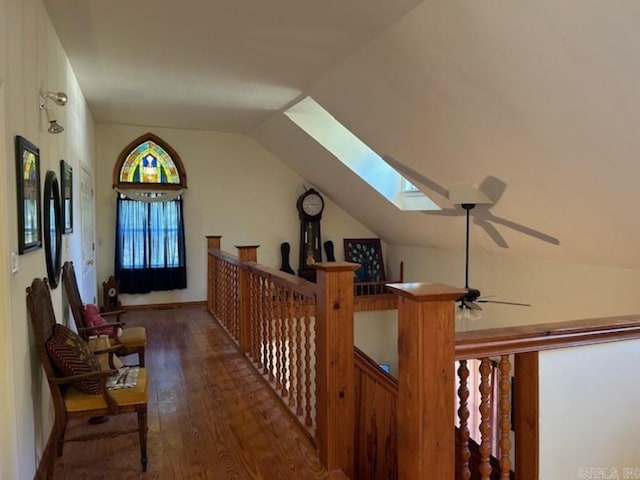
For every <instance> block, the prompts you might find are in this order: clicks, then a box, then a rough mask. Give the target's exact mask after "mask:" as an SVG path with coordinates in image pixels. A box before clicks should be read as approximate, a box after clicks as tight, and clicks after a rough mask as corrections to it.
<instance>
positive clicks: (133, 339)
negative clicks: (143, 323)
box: [120, 327, 147, 348]
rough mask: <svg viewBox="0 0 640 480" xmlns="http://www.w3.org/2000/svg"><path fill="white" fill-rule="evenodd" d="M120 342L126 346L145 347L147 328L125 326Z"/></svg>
mask: <svg viewBox="0 0 640 480" xmlns="http://www.w3.org/2000/svg"><path fill="white" fill-rule="evenodd" d="M120 343H122V344H123V345H124V346H125V347H127V348H137V347H146V345H147V329H146V328H144V327H127V328H124V329H123V330H122V335H121V336H120Z"/></svg>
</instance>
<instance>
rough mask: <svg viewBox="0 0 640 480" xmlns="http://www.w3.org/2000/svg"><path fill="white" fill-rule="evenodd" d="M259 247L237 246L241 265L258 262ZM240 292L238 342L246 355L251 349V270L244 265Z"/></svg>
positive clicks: (241, 270) (239, 274) (239, 270)
mask: <svg viewBox="0 0 640 480" xmlns="http://www.w3.org/2000/svg"><path fill="white" fill-rule="evenodd" d="M259 246H260V245H236V248H237V249H238V261H239V262H240V263H241V264H242V263H244V262H257V261H258V247H259ZM238 291H239V294H238V316H239V322H240V338H239V339H238V342H239V344H240V351H241V352H242V353H243V354H244V353H247V352H248V351H249V350H250V348H251V345H250V343H251V336H250V330H249V322H250V318H249V303H250V301H251V299H250V291H249V270H246V269H244V268H242V265H241V266H240V268H239V269H238Z"/></svg>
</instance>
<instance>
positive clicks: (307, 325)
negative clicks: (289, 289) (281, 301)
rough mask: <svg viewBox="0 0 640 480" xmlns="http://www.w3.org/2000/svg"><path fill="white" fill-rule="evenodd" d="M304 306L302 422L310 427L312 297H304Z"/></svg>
mask: <svg viewBox="0 0 640 480" xmlns="http://www.w3.org/2000/svg"><path fill="white" fill-rule="evenodd" d="M304 306H305V309H304V349H303V351H304V386H305V390H304V400H305V405H304V407H305V418H304V424H305V425H306V426H307V427H310V426H311V425H313V418H312V417H311V315H312V311H313V299H310V298H308V297H305V298H304ZM314 350H315V349H314Z"/></svg>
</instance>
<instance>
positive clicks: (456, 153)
mask: <svg viewBox="0 0 640 480" xmlns="http://www.w3.org/2000/svg"><path fill="white" fill-rule="evenodd" d="M45 4H46V5H47V8H48V10H49V12H50V14H51V17H52V21H53V23H54V25H55V27H56V29H57V31H58V33H59V35H60V38H61V40H62V43H63V45H64V47H65V49H66V50H67V52H68V54H69V56H70V59H71V63H72V66H73V68H74V70H75V71H76V73H77V75H78V78H79V82H80V84H81V87H82V89H83V91H84V92H85V94H86V97H87V101H88V103H89V105H90V108H91V110H92V112H93V114H94V116H95V118H96V120H97V121H98V122H111V123H123V124H142V125H150V126H153V125H163V126H168V127H176V128H198V129H211V130H221V131H239V132H250V134H251V135H252V136H253V138H255V139H256V140H258V141H259V142H261V143H262V144H263V145H264V146H265V147H266V148H268V149H269V150H271V151H272V152H273V153H275V154H276V155H277V156H278V157H280V158H281V159H282V160H283V161H284V162H285V163H287V164H288V165H290V166H291V167H292V168H293V169H294V170H296V171H297V172H299V173H300V174H301V175H302V176H303V177H305V178H307V179H308V181H309V183H310V184H313V185H315V186H316V187H317V188H319V189H321V190H322V191H323V192H324V193H325V194H326V195H328V196H330V197H331V198H332V199H333V200H334V201H336V202H337V203H338V204H339V205H341V206H342V207H343V208H345V209H346V210H347V211H349V212H350V213H351V214H353V215H354V216H355V217H356V218H358V219H359V220H361V221H362V222H363V223H365V224H366V225H367V226H369V227H370V228H371V229H372V230H373V231H375V232H376V233H377V234H378V235H379V236H380V237H381V238H383V239H384V240H385V241H387V242H389V243H394V244H406V245H422V246H433V247H438V248H448V249H461V248H462V247H463V245H464V218H463V217H462V216H461V215H460V216H442V215H441V216H438V215H434V214H426V213H418V212H399V211H398V210H396V209H395V207H393V206H391V205H390V204H387V203H386V201H385V200H383V199H382V198H381V197H379V196H378V194H377V193H375V192H374V191H373V190H371V189H370V188H369V187H367V186H366V185H364V184H362V183H361V182H360V180H359V179H357V178H356V177H355V176H354V175H353V174H352V173H351V172H350V171H349V170H347V169H346V167H344V166H342V165H341V164H339V163H338V162H337V161H336V160H335V159H334V158H332V157H331V155H329V154H328V153H327V152H326V151H325V150H323V149H322V148H321V147H320V146H318V145H317V144H315V143H314V142H313V141H312V140H311V139H310V138H309V137H308V136H306V134H304V133H302V132H301V131H300V130H299V129H298V128H297V127H295V126H294V125H293V124H292V123H291V122H290V121H289V120H288V119H287V118H286V116H284V115H283V114H282V113H281V111H282V110H283V109H284V108H286V107H287V106H288V105H290V104H291V103H292V102H293V101H294V100H295V99H298V98H301V97H303V96H304V95H311V96H313V98H314V99H316V100H317V101H318V102H319V103H320V104H322V105H323V106H324V107H325V108H326V109H327V110H329V111H330V112H331V113H332V114H333V115H334V116H335V117H336V118H337V119H338V120H340V121H341V122H342V123H343V124H344V125H345V126H347V127H348V128H349V129H350V130H352V131H353V132H354V133H355V134H356V135H357V136H358V137H360V138H361V139H362V140H364V141H365V142H366V143H368V144H369V145H370V146H371V147H372V148H373V149H374V150H376V151H377V152H378V153H380V154H381V155H384V156H387V157H388V158H389V159H390V161H391V162H392V163H394V164H395V165H396V166H397V167H399V169H400V170H402V171H403V172H404V173H405V174H407V175H408V176H410V177H411V178H412V180H414V181H415V182H416V183H417V184H419V185H420V186H422V187H423V188H424V189H425V190H424V191H425V193H427V194H429V195H431V196H432V198H433V199H434V200H435V201H436V202H438V203H440V204H441V205H442V206H443V207H444V208H451V207H453V206H452V205H451V204H450V202H449V201H448V200H447V198H446V190H447V189H448V188H449V187H450V186H452V185H458V184H475V185H484V186H485V187H487V189H488V190H489V191H488V192H487V193H489V194H490V195H492V196H493V197H494V198H495V199H496V203H495V204H494V205H493V206H491V207H490V208H487V207H478V208H477V209H476V210H475V211H474V213H475V214H476V215H475V216H476V220H477V223H476V224H474V226H473V230H472V232H471V239H472V242H471V247H472V249H473V250H475V251H484V252H489V253H500V254H505V255H516V256H521V257H532V258H540V259H548V260H563V261H571V262H579V263H587V264H599V265H608V266H616V267H626V268H640V249H639V248H638V245H639V242H638V240H639V239H640V223H639V222H638V221H637V220H636V218H635V217H636V216H635V211H636V204H638V199H639V197H640V193H639V189H638V188H637V187H636V183H637V178H638V176H639V174H640V162H639V161H638V159H637V157H638V155H639V153H640V148H639V147H640V135H638V131H639V127H640V108H639V107H640V95H638V94H637V93H636V90H637V85H638V84H640V82H639V80H640V60H639V59H640V55H639V53H640V51H639V50H640V47H638V45H639V43H638V41H637V35H638V34H637V25H638V24H640V3H638V2H636V1H634V0H627V1H623V0H612V1H610V2H602V1H601V0H567V1H564V2H556V1H553V0H541V1H537V2H524V1H516V2H499V1H496V0H487V1H483V2H477V1H473V0H457V1H456V0H432V1H425V2H417V1H410V0H403V1H400V0H394V1H393V2H388V1H383V0H376V1H373V0H366V1H365V0H358V1H352V2H339V1H330V2H329V3H327V2H322V3H318V4H315V3H309V2H295V1H293V0H282V1H277V2H260V1H258V0H245V1H240V2H233V3H225V4H224V5H223V4H222V3H220V2H197V1H195V0H186V1H183V2H170V1H165V0H161V1H155V2H152V1H151V0H137V1H135V2H126V1H124V0H112V1H110V2H104V1H101V0H85V1H83V2H77V1H74V0H45ZM414 7H415V8H414Z"/></svg>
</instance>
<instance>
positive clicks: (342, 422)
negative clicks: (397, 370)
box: [207, 236, 358, 478]
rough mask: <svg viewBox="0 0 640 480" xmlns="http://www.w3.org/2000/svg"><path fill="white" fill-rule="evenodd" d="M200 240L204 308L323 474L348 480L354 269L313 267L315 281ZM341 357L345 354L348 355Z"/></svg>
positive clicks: (248, 249)
mask: <svg viewBox="0 0 640 480" xmlns="http://www.w3.org/2000/svg"><path fill="white" fill-rule="evenodd" d="M220 243H221V237H220V236H210V237H207V246H208V289H207V306H208V309H209V311H210V312H211V313H212V314H213V315H214V316H215V317H216V319H217V320H218V321H219V322H220V324H221V325H222V326H223V327H224V328H225V329H226V331H227V333H228V334H229V335H230V336H231V338H233V339H234V340H235V341H236V343H237V344H238V347H239V349H240V350H241V352H242V353H243V354H245V355H246V356H247V358H248V359H249V360H250V361H251V362H252V363H253V365H254V367H255V368H256V370H257V371H258V372H259V373H260V374H261V375H262V376H263V378H264V379H265V381H266V382H267V383H268V385H269V386H270V387H271V388H272V389H273V390H274V391H275V392H276V393H277V394H278V395H279V396H280V398H281V399H282V401H283V403H284V404H285V405H286V406H287V407H288V408H289V411H290V412H291V413H292V415H293V417H294V418H295V419H297V420H298V422H299V423H300V425H301V426H302V427H303V428H304V429H305V430H306V431H307V432H308V434H309V436H310V438H311V439H312V440H313V441H314V442H315V443H316V445H317V446H318V450H319V456H320V460H321V461H322V462H323V464H324V465H325V466H326V467H327V469H328V470H329V471H333V470H342V471H343V472H344V473H345V474H346V475H347V476H349V477H351V478H352V475H353V458H354V455H353V435H354V433H353V425H354V423H353V416H354V405H355V402H354V387H353V385H354V379H353V377H354V364H353V271H354V270H355V269H356V268H358V265H357V264H353V263H346V262H331V263H326V264H322V263H318V264H316V269H317V276H316V283H311V282H308V281H306V280H304V279H301V278H299V277H295V276H293V275H289V274H286V273H283V272H280V271H277V270H274V269H271V268H268V267H265V266H263V265H259V264H258V263H257V262H256V259H257V248H258V247H257V246H255V245H250V246H238V247H236V248H237V249H238V257H237V258H236V257H234V256H232V255H229V254H227V253H224V252H222V251H221V250H220ZM346 352H349V354H348V355H347V354H346Z"/></svg>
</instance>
